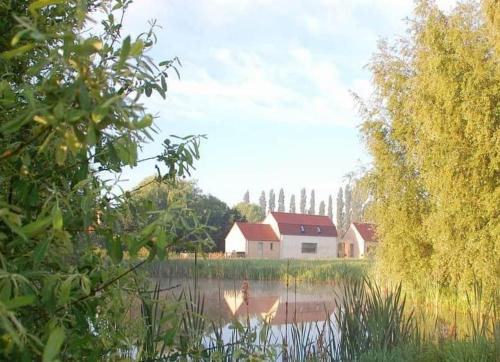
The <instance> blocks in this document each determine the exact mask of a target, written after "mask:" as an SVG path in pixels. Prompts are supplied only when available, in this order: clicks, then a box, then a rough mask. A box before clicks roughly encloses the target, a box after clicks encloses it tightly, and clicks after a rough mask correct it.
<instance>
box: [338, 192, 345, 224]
mask: <svg viewBox="0 0 500 362" xmlns="http://www.w3.org/2000/svg"><path fill="white" fill-rule="evenodd" d="M337 229H338V230H340V231H343V230H344V192H343V190H342V187H340V188H339V192H338V194H337Z"/></svg>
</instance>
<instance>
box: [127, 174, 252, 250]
mask: <svg viewBox="0 0 500 362" xmlns="http://www.w3.org/2000/svg"><path fill="white" fill-rule="evenodd" d="M135 190H136V192H134V195H133V196H132V197H131V199H132V201H133V202H134V204H133V207H129V211H128V212H127V213H126V214H128V215H129V219H128V220H127V221H126V227H125V229H126V230H127V231H129V230H134V229H137V228H138V227H140V226H141V225H138V223H137V220H138V219H137V218H136V215H137V214H141V213H144V211H145V210H155V212H153V213H149V219H148V222H151V221H153V220H156V219H157V218H158V217H159V215H160V214H159V213H158V212H159V211H165V212H166V214H168V215H169V219H168V220H167V221H166V223H165V225H168V226H167V228H168V229H169V230H170V235H171V238H173V242H172V243H171V245H172V251H186V250H195V249H203V250H211V249H213V248H215V249H216V250H218V251H221V250H224V239H225V237H226V235H227V233H228V232H229V229H230V228H231V227H232V226H233V223H234V222H235V221H243V219H244V216H242V214H241V212H240V210H238V209H235V208H233V209H230V208H229V207H228V206H227V205H226V203H224V202H223V201H221V200H219V199H218V198H216V197H215V196H212V195H206V194H203V193H202V190H200V189H199V188H198V187H197V186H196V182H195V181H185V180H182V181H178V182H175V183H166V182H160V181H158V180H157V179H155V178H154V177H148V178H146V179H144V180H143V181H141V182H140V183H139V185H138V186H137V187H136V188H135ZM241 205H244V208H250V206H251V205H252V204H245V203H241ZM186 225H187V227H186ZM202 227H206V228H207V230H206V234H207V236H208V238H207V239H205V240H202V239H201V238H200V236H201V233H200V232H201V228H202ZM196 230H198V231H200V232H196Z"/></svg>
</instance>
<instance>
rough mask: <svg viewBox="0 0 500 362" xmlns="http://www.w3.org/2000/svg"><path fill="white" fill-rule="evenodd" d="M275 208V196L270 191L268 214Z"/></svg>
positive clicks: (272, 191)
mask: <svg viewBox="0 0 500 362" xmlns="http://www.w3.org/2000/svg"><path fill="white" fill-rule="evenodd" d="M275 208H276V194H275V193H274V190H273V189H271V190H270V191H269V212H271V211H274V209H275Z"/></svg>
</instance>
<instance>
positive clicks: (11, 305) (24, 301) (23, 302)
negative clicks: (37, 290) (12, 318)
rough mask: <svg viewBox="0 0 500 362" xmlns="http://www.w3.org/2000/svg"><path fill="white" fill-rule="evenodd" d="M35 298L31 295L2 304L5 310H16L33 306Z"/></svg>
mask: <svg viewBox="0 0 500 362" xmlns="http://www.w3.org/2000/svg"><path fill="white" fill-rule="evenodd" d="M35 299H36V297H35V295H33V294H30V295H22V296H20V297H16V298H13V299H10V300H7V301H5V302H4V305H5V308H7V309H16V308H21V307H25V306H27V305H30V304H33V302H34V301H35Z"/></svg>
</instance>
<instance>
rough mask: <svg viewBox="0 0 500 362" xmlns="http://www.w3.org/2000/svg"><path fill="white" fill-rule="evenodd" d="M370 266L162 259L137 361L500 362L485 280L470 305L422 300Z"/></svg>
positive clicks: (146, 296) (494, 310) (154, 269)
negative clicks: (381, 280)
mask: <svg viewBox="0 0 500 362" xmlns="http://www.w3.org/2000/svg"><path fill="white" fill-rule="evenodd" d="M370 268H371V264H370V261H366V260H364V261H363V260H348V261H346V260H335V261H325V260H317V261H302V260H290V261H287V260H271V261H270V260H257V259H229V260H227V259H216V260H214V259H202V258H200V259H198V260H196V261H195V260H191V259H173V260H168V261H164V262H162V263H157V264H152V265H151V266H150V270H149V272H150V273H151V279H150V285H149V287H145V288H146V289H148V288H149V290H148V291H147V292H146V293H141V294H140V298H139V300H138V301H137V303H138V304H139V305H140V308H139V307H137V308H136V309H135V310H136V314H135V315H133V316H132V318H131V319H132V320H134V321H135V322H137V321H141V320H142V321H144V322H145V325H146V327H147V329H146V330H147V333H145V338H144V340H143V341H141V342H140V343H138V345H137V348H135V349H134V351H133V357H134V358H138V359H141V360H151V359H157V358H163V360H177V359H185V360H207V361H209V360H210V361H213V360H217V361H218V360H220V361H233V360H250V359H251V360H262V361H274V360H276V361H353V360H356V361H498V356H500V323H499V320H498V307H497V306H498V304H497V302H498V295H497V296H496V297H495V296H493V297H491V296H486V295H484V293H483V292H482V290H481V284H480V283H476V284H475V285H474V288H473V290H471V292H470V293H467V294H466V295H465V296H463V298H462V301H465V302H463V303H461V304H460V305H459V303H458V302H457V301H456V300H455V303H451V302H450V301H451V299H450V298H449V297H447V296H443V295H441V296H437V297H436V295H435V294H433V295H432V296H428V297H426V298H423V299H422V298H419V297H415V295H416V294H414V293H408V291H406V292H405V291H404V288H403V286H402V285H401V284H393V285H386V284H384V286H380V284H377V283H376V282H375V281H374V280H373V278H372V277H371V276H370V274H371V272H370ZM313 282H314V283H313ZM419 295H420V296H421V294H419ZM138 311H140V313H139V312H138ZM138 317H140V318H138Z"/></svg>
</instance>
